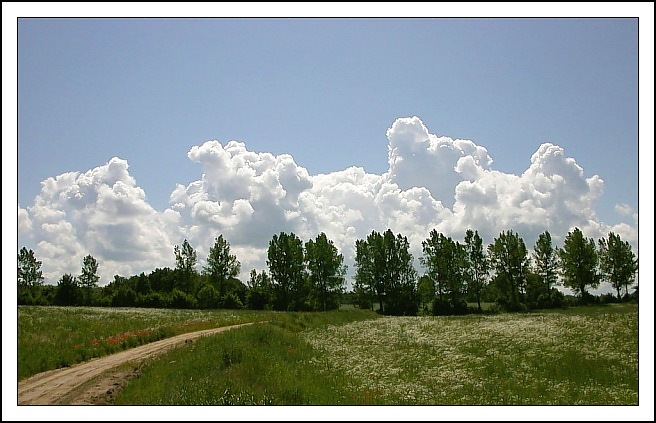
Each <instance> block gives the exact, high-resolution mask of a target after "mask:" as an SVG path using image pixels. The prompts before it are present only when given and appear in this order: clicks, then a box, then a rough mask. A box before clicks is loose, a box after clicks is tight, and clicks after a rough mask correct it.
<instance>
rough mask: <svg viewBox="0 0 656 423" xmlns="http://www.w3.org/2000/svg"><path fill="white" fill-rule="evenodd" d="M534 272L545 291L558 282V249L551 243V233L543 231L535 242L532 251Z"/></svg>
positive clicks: (548, 290)
mask: <svg viewBox="0 0 656 423" xmlns="http://www.w3.org/2000/svg"><path fill="white" fill-rule="evenodd" d="M533 263H534V272H535V274H536V275H538V276H539V277H540V280H541V281H542V284H543V285H544V288H545V291H546V292H547V293H548V292H550V291H551V287H552V286H554V285H556V284H557V283H558V250H557V249H556V248H554V247H553V245H552V244H551V234H550V233H549V231H544V232H543V233H542V234H540V236H538V240H537V241H536V242H535V247H534V251H533Z"/></svg>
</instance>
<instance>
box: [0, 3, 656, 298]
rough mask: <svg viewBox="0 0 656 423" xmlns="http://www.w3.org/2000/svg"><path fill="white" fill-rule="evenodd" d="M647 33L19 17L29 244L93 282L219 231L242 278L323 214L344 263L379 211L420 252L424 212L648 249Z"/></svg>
mask: <svg viewBox="0 0 656 423" xmlns="http://www.w3.org/2000/svg"><path fill="white" fill-rule="evenodd" d="M629 16H631V15H629ZM638 40H639V32H638V19H637V18H576V19H572V18H558V19H556V18H497V19H493V18H479V19H475V18H417V17H415V18H394V17H386V18H216V19H209V18H207V19H192V18H149V19H128V18H117V19H109V18H105V19H102V18H74V19H65V18H34V19H28V18H20V19H18V22H17V54H16V59H17V99H18V101H17V112H18V113H17V135H16V138H17V143H16V145H17V177H18V180H17V187H18V189H17V200H18V236H17V238H18V239H17V241H18V242H17V244H18V245H17V246H18V248H21V247H22V246H26V247H27V248H29V249H33V250H34V251H35V253H36V256H37V258H38V259H39V260H41V261H42V262H43V265H42V270H44V275H45V277H46V282H47V283H53V284H54V283H56V282H57V280H58V279H59V278H60V277H61V275H62V274H63V273H72V274H74V275H75V274H78V273H79V271H80V267H81V261H82V258H83V257H84V256H85V255H87V254H91V255H93V256H94V257H95V258H96V259H97V260H98V262H99V273H100V276H101V280H100V284H101V285H104V284H106V283H108V282H110V281H111V280H112V279H113V275H116V274H119V275H122V276H130V275H133V274H138V273H140V272H142V271H145V272H149V271H151V270H153V269H154V268H156V267H165V266H169V267H174V266H175V261H174V254H173V248H174V246H175V245H179V244H181V243H182V241H183V240H184V239H188V240H189V242H190V243H191V245H192V246H193V247H194V248H195V249H196V250H197V252H198V256H199V259H200V260H199V261H200V266H202V264H203V262H204V260H205V258H206V257H207V253H208V251H209V248H210V247H211V245H212V244H213V240H214V239H215V238H216V237H217V236H218V235H219V234H223V235H224V237H225V238H226V239H227V240H228V241H229V242H230V244H231V248H232V250H233V251H234V252H235V253H236V254H237V257H238V259H239V260H240V261H241V263H242V275H241V278H242V279H243V280H244V281H245V280H246V279H247V277H248V273H249V272H250V270H251V269H253V268H255V269H258V270H262V269H264V268H266V263H265V259H266V248H267V246H268V241H269V240H270V239H271V237H272V236H273V235H274V234H276V233H279V232H281V231H285V232H294V233H295V234H297V235H298V236H299V237H300V238H301V239H302V240H304V241H307V240H309V239H311V238H314V237H316V235H318V234H319V233H320V232H326V234H327V235H328V236H329V238H331V239H332V240H333V241H334V242H335V244H336V246H337V247H338V248H339V249H340V251H341V252H342V253H343V254H344V256H345V261H346V264H347V265H348V267H349V275H351V276H352V275H353V272H354V243H355V240H356V239H360V238H364V237H366V235H367V234H368V233H370V232H371V231H372V230H377V231H381V232H382V231H384V230H385V229H387V228H390V229H392V230H393V231H394V232H395V233H401V234H402V235H405V236H407V237H408V239H409V240H410V243H411V247H412V249H413V250H412V252H413V254H414V256H415V259H418V257H419V256H420V255H421V241H422V240H424V239H425V238H426V237H427V236H428V233H429V232H430V230H431V229H437V230H438V231H439V232H443V233H445V234H446V235H448V236H451V237H453V238H454V239H456V240H461V239H462V238H464V234H465V231H466V230H467V229H469V228H471V229H474V230H478V231H479V233H480V234H481V235H482V236H483V240H484V242H485V243H488V244H489V243H492V242H493V239H494V237H496V236H497V235H498V234H499V233H500V232H501V231H504V230H509V229H511V230H514V231H516V232H518V233H519V234H520V235H521V236H522V237H523V239H524V240H525V242H526V244H527V246H529V247H530V248H532V247H533V245H534V244H535V240H536V239H537V236H538V235H539V234H540V233H542V232H544V231H545V230H548V231H549V232H550V233H551V234H552V237H553V239H554V243H555V244H556V245H557V246H558V245H562V242H563V239H564V237H565V236H566V235H567V233H568V231H570V230H572V229H573V228H574V227H579V228H581V230H582V231H583V232H584V235H586V236H587V237H592V238H594V239H599V238H601V237H604V236H607V235H608V232H609V231H614V232H616V233H618V234H620V236H621V237H622V239H623V240H626V241H628V242H630V243H631V245H632V246H633V247H634V249H635V252H636V253H638V251H639V246H638V216H639V207H638V186H639V184H638V170H639V166H638V160H639V126H638V118H639V115H638V111H639V110H638V99H639V97H638V83H639V80H638V76H639V73H638V70H639V68H638V58H639V57H638ZM652 61H653V59H652ZM652 72H653V67H652ZM652 91H653V90H652ZM3 156H4V155H3ZM200 266H199V267H200ZM420 271H421V269H420Z"/></svg>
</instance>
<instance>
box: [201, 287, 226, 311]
mask: <svg viewBox="0 0 656 423" xmlns="http://www.w3.org/2000/svg"><path fill="white" fill-rule="evenodd" d="M196 298H197V299H198V306H199V307H200V308H219V304H220V302H221V296H220V294H219V291H218V290H217V289H216V288H215V287H214V286H213V285H210V284H205V285H203V287H202V288H201V289H200V290H199V291H198V294H197V295H196Z"/></svg>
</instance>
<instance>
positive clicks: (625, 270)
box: [599, 232, 638, 300]
mask: <svg viewBox="0 0 656 423" xmlns="http://www.w3.org/2000/svg"><path fill="white" fill-rule="evenodd" d="M599 267H600V270H601V274H602V277H603V278H604V279H605V280H606V281H607V282H609V283H610V284H611V285H612V286H613V288H615V289H616V290H617V299H618V300H621V299H622V296H621V295H620V289H621V288H622V287H624V292H625V295H628V294H629V287H631V286H632V285H633V284H634V283H635V276H636V272H637V271H638V259H637V258H636V256H635V254H634V253H633V251H632V249H631V244H629V243H628V242H627V241H622V239H621V238H620V236H619V235H616V234H615V233H613V232H610V233H609V234H608V239H606V238H602V239H600V240H599Z"/></svg>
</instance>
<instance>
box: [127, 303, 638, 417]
mask: <svg viewBox="0 0 656 423" xmlns="http://www.w3.org/2000/svg"><path fill="white" fill-rule="evenodd" d="M342 313H343V312H334V313H314V314H313V313H308V314H288V315H286V317H288V318H287V319H284V320H281V321H278V322H276V323H275V324H267V325H262V326H259V325H258V326H251V327H248V328H244V329H243V330H242V329H240V330H238V331H231V332H228V333H225V334H221V335H217V336H213V337H209V338H203V339H201V340H199V341H198V342H194V344H193V345H187V346H185V347H183V348H181V349H179V350H176V351H173V352H171V353H169V354H167V355H165V356H161V357H160V358H158V359H156V360H154V361H152V362H150V363H149V364H148V365H147V366H146V367H145V369H144V371H143V373H142V376H141V377H140V378H139V379H135V380H133V381H131V382H130V384H128V385H127V386H126V388H125V389H124V390H123V392H122V394H121V395H120V396H119V397H118V399H117V403H118V404H178V405H205V404H226V405H229V404H261V405H266V404H272V405H277V404H285V405H298V404H316V405H325V404H328V405H348V404H356V405H359V404H374V405H404V404H406V405H415V404H423V405H497V404H500V405H522V404H523V405H552V404H555V405H575V404H589V405H615V404H622V405H636V404H637V403H638V345H637V340H638V330H637V320H638V314H637V307H636V306H631V305H619V306H607V307H594V308H588V307H582V308H573V309H569V310H561V311H559V312H548V313H526V314H502V315H494V316H481V315H473V316H462V317H381V318H378V319H372V318H371V317H375V316H376V315H374V314H370V315H364V314H363V315H362V316H355V315H354V316H349V315H348V314H346V313H343V314H342ZM338 319H339V322H338V321H337V320H338ZM349 320H353V321H351V322H349Z"/></svg>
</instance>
